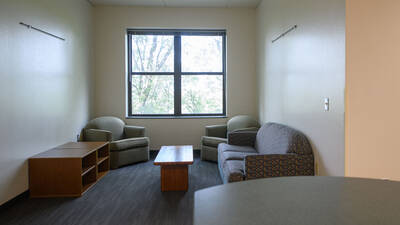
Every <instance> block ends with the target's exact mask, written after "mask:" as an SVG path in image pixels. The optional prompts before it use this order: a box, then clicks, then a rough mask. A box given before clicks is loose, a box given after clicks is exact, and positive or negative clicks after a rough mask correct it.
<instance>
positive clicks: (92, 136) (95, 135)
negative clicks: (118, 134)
mask: <svg viewBox="0 0 400 225" xmlns="http://www.w3.org/2000/svg"><path fill="white" fill-rule="evenodd" d="M83 141H112V133H111V132H110V131H107V130H99V129H84V131H83Z"/></svg>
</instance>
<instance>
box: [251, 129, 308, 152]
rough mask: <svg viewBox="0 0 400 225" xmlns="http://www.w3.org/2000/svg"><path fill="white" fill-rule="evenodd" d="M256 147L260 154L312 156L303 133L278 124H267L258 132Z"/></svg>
mask: <svg viewBox="0 0 400 225" xmlns="http://www.w3.org/2000/svg"><path fill="white" fill-rule="evenodd" d="M255 147H256V149H257V151H258V152H259V153H260V154H287V153H296V154H301V155H305V154H312V149H311V145H310V143H309V141H308V139H307V138H306V136H305V135H304V134H303V133H301V132H300V131H298V130H295V129H293V128H290V127H288V126H286V125H282V124H278V123H266V124H264V125H263V126H262V127H261V128H260V129H259V130H258V133H257V138H256V144H255Z"/></svg>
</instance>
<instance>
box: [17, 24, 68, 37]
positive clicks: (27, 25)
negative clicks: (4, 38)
mask: <svg viewBox="0 0 400 225" xmlns="http://www.w3.org/2000/svg"><path fill="white" fill-rule="evenodd" d="M19 24H20V25H22V26H25V27H27V28H28V29H34V30H36V31H39V32H41V33H43V34H47V35H49V36H52V37H54V38H57V39H60V40H62V41H65V38H62V37H59V36H57V35H54V34H52V33H49V32H47V31H44V30H42V29H39V28H36V27H34V26H31V25H29V24H26V23H23V22H19Z"/></svg>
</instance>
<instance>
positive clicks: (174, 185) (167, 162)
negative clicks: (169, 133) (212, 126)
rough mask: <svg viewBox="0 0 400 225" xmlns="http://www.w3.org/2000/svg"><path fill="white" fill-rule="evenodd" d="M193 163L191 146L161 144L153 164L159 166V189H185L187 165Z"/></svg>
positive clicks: (187, 176) (187, 180)
mask: <svg viewBox="0 0 400 225" xmlns="http://www.w3.org/2000/svg"><path fill="white" fill-rule="evenodd" d="M192 164H193V146H190V145H183V146H162V147H161V149H160V152H159V153H158V155H157V157H156V159H155V160H154V165H158V166H161V191H187V190H188V187H189V179H188V178H189V172H188V165H192Z"/></svg>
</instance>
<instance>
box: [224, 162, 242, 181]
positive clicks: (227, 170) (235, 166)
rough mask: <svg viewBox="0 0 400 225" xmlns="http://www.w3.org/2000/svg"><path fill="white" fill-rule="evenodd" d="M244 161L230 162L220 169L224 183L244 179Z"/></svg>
mask: <svg viewBox="0 0 400 225" xmlns="http://www.w3.org/2000/svg"><path fill="white" fill-rule="evenodd" d="M243 167H244V162H243V160H228V161H226V162H225V164H224V165H223V166H222V167H221V168H220V173H222V174H221V175H222V179H223V182H224V183H230V182H237V181H242V180H243V179H244V168H243Z"/></svg>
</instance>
